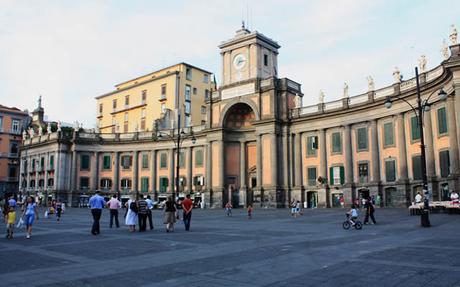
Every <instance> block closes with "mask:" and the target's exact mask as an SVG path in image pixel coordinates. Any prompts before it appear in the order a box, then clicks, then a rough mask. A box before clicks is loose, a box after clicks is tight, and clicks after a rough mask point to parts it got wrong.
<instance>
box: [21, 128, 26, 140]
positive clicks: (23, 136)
mask: <svg viewBox="0 0 460 287" xmlns="http://www.w3.org/2000/svg"><path fill="white" fill-rule="evenodd" d="M26 137H27V132H26V130H22V139H23V140H25V139H26Z"/></svg>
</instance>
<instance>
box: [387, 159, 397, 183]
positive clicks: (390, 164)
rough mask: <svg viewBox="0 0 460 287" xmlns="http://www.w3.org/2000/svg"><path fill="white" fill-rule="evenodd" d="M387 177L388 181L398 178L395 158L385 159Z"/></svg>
mask: <svg viewBox="0 0 460 287" xmlns="http://www.w3.org/2000/svg"><path fill="white" fill-rule="evenodd" d="M385 178H386V181H387V182H393V181H395V180H396V163H395V161H394V160H387V161H385Z"/></svg>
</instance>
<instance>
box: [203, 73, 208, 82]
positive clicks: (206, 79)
mask: <svg viewBox="0 0 460 287" xmlns="http://www.w3.org/2000/svg"><path fill="white" fill-rule="evenodd" d="M208 82H209V75H208V74H204V75H203V83H206V84H207V83H208Z"/></svg>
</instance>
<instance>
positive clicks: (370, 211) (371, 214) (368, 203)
mask: <svg viewBox="0 0 460 287" xmlns="http://www.w3.org/2000/svg"><path fill="white" fill-rule="evenodd" d="M365 206H366V217H365V218H364V224H369V217H370V218H371V220H372V223H373V224H377V222H375V218H374V211H375V208H374V204H372V200H371V198H370V197H369V198H368V199H367V200H366V205H365Z"/></svg>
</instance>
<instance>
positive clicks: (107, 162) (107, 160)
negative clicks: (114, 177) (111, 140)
mask: <svg viewBox="0 0 460 287" xmlns="http://www.w3.org/2000/svg"><path fill="white" fill-rule="evenodd" d="M103 168H104V169H110V155H104V165H103Z"/></svg>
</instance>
